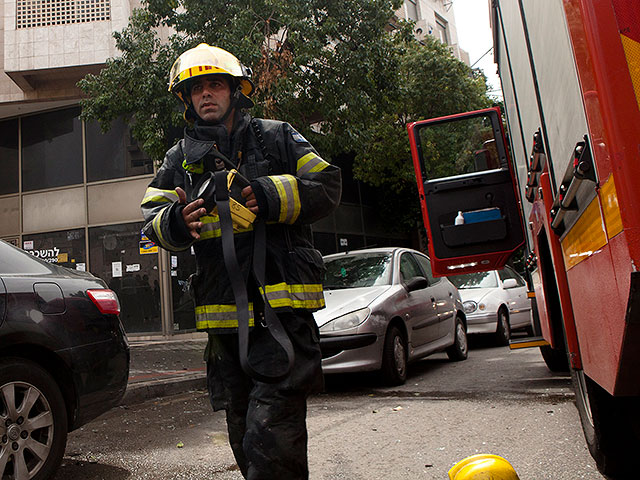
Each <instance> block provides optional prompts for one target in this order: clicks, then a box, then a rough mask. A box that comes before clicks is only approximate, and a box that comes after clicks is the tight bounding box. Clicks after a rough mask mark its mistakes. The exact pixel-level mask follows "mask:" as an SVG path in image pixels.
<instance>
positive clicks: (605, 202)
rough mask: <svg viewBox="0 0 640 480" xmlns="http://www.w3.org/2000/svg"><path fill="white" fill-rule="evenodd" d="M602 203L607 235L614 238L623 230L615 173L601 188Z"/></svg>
mask: <svg viewBox="0 0 640 480" xmlns="http://www.w3.org/2000/svg"><path fill="white" fill-rule="evenodd" d="M600 203H601V204H602V214H603V215H604V224H605V225H606V226H607V236H608V237H609V238H613V237H615V236H616V235H617V234H619V233H620V232H621V231H622V217H620V207H619V205H618V195H617V194H616V184H615V182H614V181H613V174H612V175H611V176H610V177H609V178H608V179H607V181H606V182H604V185H602V187H601V188H600Z"/></svg>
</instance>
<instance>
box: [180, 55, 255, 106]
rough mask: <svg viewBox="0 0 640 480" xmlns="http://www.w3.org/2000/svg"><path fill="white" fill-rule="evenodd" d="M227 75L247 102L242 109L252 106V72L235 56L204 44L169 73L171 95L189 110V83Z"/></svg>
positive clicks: (181, 58)
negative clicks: (208, 77) (205, 76)
mask: <svg viewBox="0 0 640 480" xmlns="http://www.w3.org/2000/svg"><path fill="white" fill-rule="evenodd" d="M216 73H218V74H226V75H229V76H231V77H233V78H234V79H235V80H236V81H237V82H238V85H239V90H240V93H241V94H242V95H243V96H244V97H245V98H246V100H247V101H248V102H247V101H245V102H243V103H244V104H243V105H241V106H251V105H253V102H251V100H249V98H248V97H249V96H250V95H251V94H252V93H253V90H254V86H253V82H252V81H251V69H249V68H247V67H245V66H244V65H243V64H242V63H240V61H239V60H238V59H237V58H236V57H235V56H234V55H232V54H231V53H229V52H227V51H226V50H223V49H222V48H218V47H212V46H211V45H207V44H206V43H201V44H200V45H198V46H197V47H195V48H191V49H189V50H187V51H186V52H184V53H183V54H182V55H180V56H179V57H178V59H177V60H176V61H175V62H174V63H173V66H172V67H171V71H170V72H169V91H170V92H171V93H173V94H174V95H176V96H177V97H178V98H179V99H180V100H182V102H184V103H185V106H187V107H188V102H187V99H188V96H187V95H185V94H187V93H188V88H187V87H188V84H189V83H190V82H189V80H191V79H193V78H195V77H198V76H200V75H212V74H216Z"/></svg>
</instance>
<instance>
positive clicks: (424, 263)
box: [415, 255, 440, 284]
mask: <svg viewBox="0 0 640 480" xmlns="http://www.w3.org/2000/svg"><path fill="white" fill-rule="evenodd" d="M415 257H416V259H417V260H418V263H419V264H420V266H421V267H422V270H423V271H424V274H425V278H426V279H427V280H429V284H433V283H435V282H439V281H440V278H435V277H434V276H433V272H432V271H431V261H430V260H429V259H428V258H427V257H425V256H424V255H416V256H415Z"/></svg>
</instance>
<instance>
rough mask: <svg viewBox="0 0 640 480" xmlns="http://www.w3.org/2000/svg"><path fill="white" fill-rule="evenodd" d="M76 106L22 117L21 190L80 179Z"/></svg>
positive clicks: (47, 186)
mask: <svg viewBox="0 0 640 480" xmlns="http://www.w3.org/2000/svg"><path fill="white" fill-rule="evenodd" d="M79 114H80V109H79V108H68V109H66V110H58V111H55V112H48V113H42V114H39V115H31V116H28V117H24V118H22V188H23V190H24V191H31V190H40V189H44V188H53V187H61V186H65V185H76V184H79V183H82V128H81V122H80V119H79V118H78V115H79Z"/></svg>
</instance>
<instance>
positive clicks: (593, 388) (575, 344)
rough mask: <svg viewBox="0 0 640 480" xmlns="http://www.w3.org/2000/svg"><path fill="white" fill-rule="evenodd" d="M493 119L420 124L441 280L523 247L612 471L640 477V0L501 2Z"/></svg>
mask: <svg viewBox="0 0 640 480" xmlns="http://www.w3.org/2000/svg"><path fill="white" fill-rule="evenodd" d="M491 17H492V29H493V36H494V55H495V59H496V63H497V65H498V73H499V74H500V78H501V82H502V87H503V94H504V103H505V112H504V120H506V124H507V127H508V128H507V131H508V137H505V135H504V133H503V116H502V113H501V112H500V111H499V110H498V109H497V108H494V109H488V110H482V111H475V112H468V113H463V114H458V115H453V116H450V117H444V118H436V119H431V120H426V121H420V122H415V123H412V124H410V125H408V130H409V137H410V143H411V149H412V156H413V160H414V166H415V169H416V176H417V179H418V189H419V195H420V201H421V206H422V213H423V217H424V221H425V226H426V230H427V234H428V238H429V253H430V254H431V260H432V265H433V270H434V273H435V274H436V275H451V274H457V273H467V272H479V271H484V270H491V269H495V268H500V267H501V266H502V265H504V264H505V262H506V261H507V260H508V259H509V258H510V256H511V255H512V254H513V253H514V252H516V251H517V250H519V249H521V248H522V247H523V246H524V248H526V250H527V253H528V254H529V258H528V259H527V264H528V265H529V268H530V277H531V283H532V285H533V289H534V290H535V306H536V307H537V311H538V320H539V322H538V323H539V325H536V329H537V330H539V331H538V332H537V333H538V334H539V335H540V336H541V337H542V338H543V339H544V340H541V342H543V344H544V346H542V347H541V350H542V354H543V357H544V359H545V361H546V363H547V365H548V366H549V368H550V369H551V370H562V369H563V368H565V369H569V370H570V372H571V377H572V380H573V385H574V389H575V395H576V404H577V407H578V410H579V412H580V417H581V420H582V426H583V430H584V433H585V438H586V440H587V443H588V445H589V449H590V451H591V454H592V455H593V457H594V459H595V460H596V463H597V465H598V468H599V469H600V471H601V472H602V473H603V474H605V475H607V476H609V477H610V478H625V479H626V478H638V473H637V472H638V468H637V466H636V462H635V454H636V453H637V452H638V451H640V272H639V271H638V270H639V268H640V108H639V106H640V1H638V0H544V1H541V0H492V1H491Z"/></svg>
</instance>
